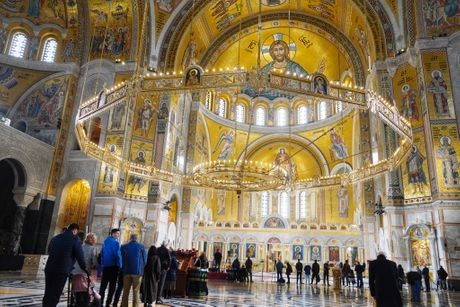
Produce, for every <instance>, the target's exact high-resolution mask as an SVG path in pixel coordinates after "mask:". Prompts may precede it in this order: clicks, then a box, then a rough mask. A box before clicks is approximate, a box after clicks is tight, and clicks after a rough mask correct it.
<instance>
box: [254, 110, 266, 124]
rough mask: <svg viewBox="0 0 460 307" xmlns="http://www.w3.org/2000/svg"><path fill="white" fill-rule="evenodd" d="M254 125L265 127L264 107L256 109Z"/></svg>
mask: <svg viewBox="0 0 460 307" xmlns="http://www.w3.org/2000/svg"><path fill="white" fill-rule="evenodd" d="M255 124H256V125H258V126H264V125H265V108H264V107H257V108H256V121H255Z"/></svg>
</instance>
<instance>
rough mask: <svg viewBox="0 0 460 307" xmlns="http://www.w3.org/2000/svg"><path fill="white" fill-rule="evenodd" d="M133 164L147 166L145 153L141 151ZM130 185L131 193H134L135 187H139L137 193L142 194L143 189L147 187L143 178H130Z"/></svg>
mask: <svg viewBox="0 0 460 307" xmlns="http://www.w3.org/2000/svg"><path fill="white" fill-rule="evenodd" d="M133 162H134V163H137V164H145V151H143V150H140V151H139V152H138V153H137V156H136V158H135V159H134V160H133ZM128 185H130V186H131V189H130V191H131V193H132V192H133V191H134V188H135V187H137V192H140V191H141V189H142V187H144V185H145V181H144V179H143V178H141V177H137V176H131V177H129V181H128Z"/></svg>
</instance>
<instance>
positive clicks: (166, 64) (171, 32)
mask: <svg viewBox="0 0 460 307" xmlns="http://www.w3.org/2000/svg"><path fill="white" fill-rule="evenodd" d="M353 1H354V2H355V4H356V5H357V6H358V7H360V8H361V10H362V12H363V13H368V14H369V16H366V17H367V18H366V19H367V22H368V23H369V26H370V28H371V31H372V32H373V36H374V37H375V38H376V41H375V45H376V51H377V55H379V52H378V51H379V50H380V56H381V57H382V56H383V55H385V54H388V55H393V54H394V51H395V50H396V49H395V43H394V42H395V34H394V33H395V29H394V28H393V26H394V24H393V22H391V21H390V18H389V17H388V14H387V11H386V10H385V9H384V8H382V4H381V3H380V1H378V0H369V1H366V7H362V6H363V5H362V4H363V3H362V1H360V0H353ZM207 4H208V1H207V0H198V1H182V2H181V3H180V4H179V5H178V6H177V7H176V9H175V10H174V12H173V13H172V14H171V16H170V18H169V19H168V22H167V23H166V24H165V26H164V28H163V29H162V32H161V33H160V36H159V38H158V41H157V40H155V39H154V38H155V37H154V36H152V44H154V43H153V42H157V43H156V44H155V48H152V49H151V51H153V53H154V54H151V56H150V59H151V61H150V63H151V65H152V66H154V67H157V68H161V69H171V68H173V67H174V60H175V57H176V56H177V54H176V53H177V50H178V47H179V44H180V41H181V36H182V35H183V33H187V31H185V30H186V28H187V26H188V24H189V21H190V20H192V17H193V16H194V15H196V14H197V12H199V11H201V10H202V9H203V8H204V7H205V6H206V5H207ZM280 14H282V13H277V14H276V15H275V16H277V17H276V19H279V18H280V17H279V16H280ZM284 14H285V15H286V16H287V15H288V14H289V13H288V12H284ZM290 15H291V16H290V19H291V20H297V19H296V17H297V16H296V15H301V14H298V13H297V14H295V13H292V12H291V14H290ZM266 18H267V17H266V15H263V16H262V19H263V21H266ZM251 19H252V22H254V19H255V20H257V16H252V18H251ZM251 19H249V20H251ZM286 19H287V18H286ZM248 22H249V21H248V20H245V21H244V22H243V23H242V28H244V27H246V26H247V23H248ZM243 25H244V26H243ZM235 28H239V25H235V26H234V27H233V30H235ZM329 28H330V25H328V26H327V27H326V28H324V30H329ZM384 29H387V31H389V33H388V35H386V34H385V33H384ZM227 33H228V32H227ZM345 39H347V38H346V37H345ZM347 40H348V39H347ZM215 42H216V40H215ZM217 45H219V44H217ZM208 49H209V48H208ZM360 64H361V61H360ZM357 83H358V82H357ZM360 84H361V83H360Z"/></svg>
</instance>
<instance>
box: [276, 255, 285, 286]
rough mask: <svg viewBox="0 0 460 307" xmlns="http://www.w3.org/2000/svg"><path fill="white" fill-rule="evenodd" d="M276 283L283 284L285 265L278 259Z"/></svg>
mask: <svg viewBox="0 0 460 307" xmlns="http://www.w3.org/2000/svg"><path fill="white" fill-rule="evenodd" d="M275 267H276V281H277V282H279V283H281V282H282V280H283V267H284V265H283V263H282V262H281V259H278V262H276V265H275Z"/></svg>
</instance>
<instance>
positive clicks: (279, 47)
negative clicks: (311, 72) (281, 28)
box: [261, 40, 308, 76]
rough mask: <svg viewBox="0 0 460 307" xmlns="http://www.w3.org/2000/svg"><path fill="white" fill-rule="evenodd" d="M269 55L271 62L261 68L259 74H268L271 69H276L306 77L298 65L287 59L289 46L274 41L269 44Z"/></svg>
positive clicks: (282, 41) (306, 73) (281, 41)
mask: <svg viewBox="0 0 460 307" xmlns="http://www.w3.org/2000/svg"><path fill="white" fill-rule="evenodd" d="M269 53H270V56H271V57H272V59H273V61H271V62H270V63H268V64H267V65H265V66H264V67H262V70H261V72H262V73H263V74H268V73H269V72H270V71H271V70H272V69H276V70H279V71H281V72H286V71H289V72H291V74H297V75H298V76H300V75H303V76H308V72H307V71H306V70H305V69H303V67H302V66H300V64H298V63H296V62H294V61H293V60H291V59H290V58H289V46H288V44H287V43H286V42H285V41H284V40H275V41H274V42H273V43H271V45H270V49H269Z"/></svg>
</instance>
